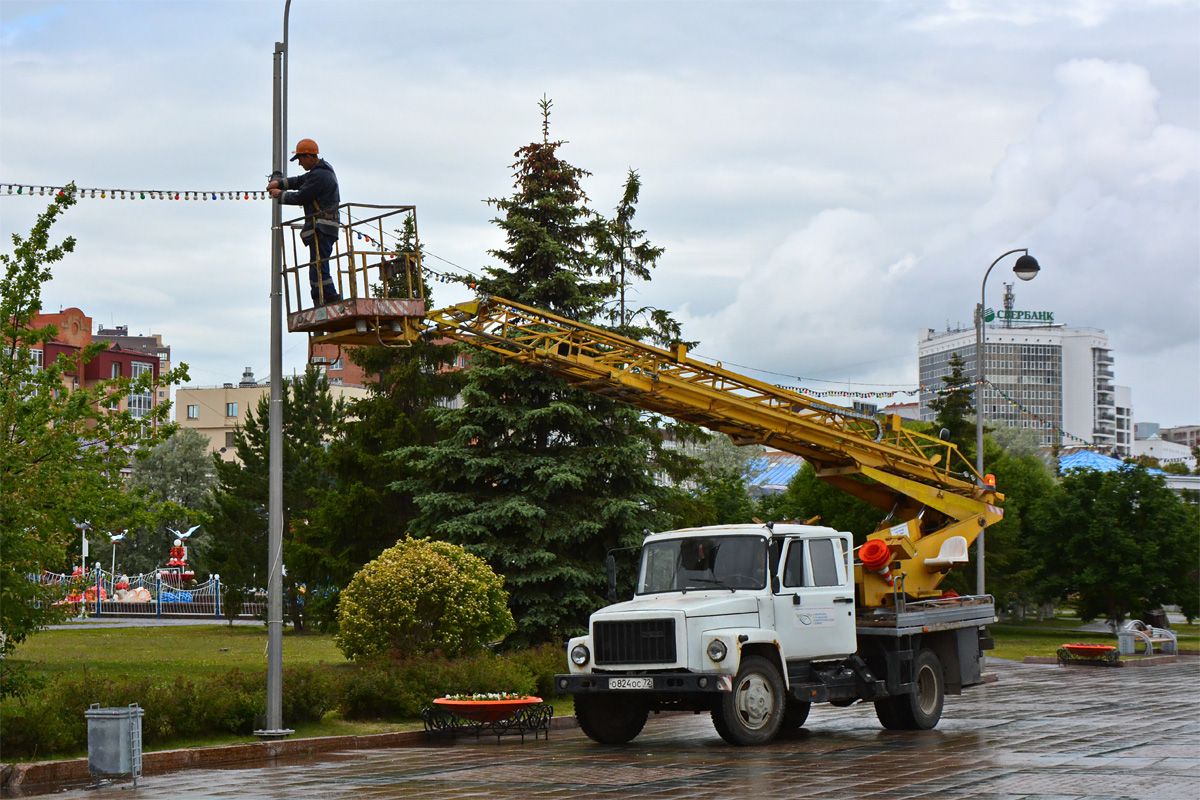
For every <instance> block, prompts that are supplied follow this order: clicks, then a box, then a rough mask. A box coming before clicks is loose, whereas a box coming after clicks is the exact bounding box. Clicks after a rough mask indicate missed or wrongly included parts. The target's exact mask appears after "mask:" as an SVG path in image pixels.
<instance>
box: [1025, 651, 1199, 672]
mask: <svg viewBox="0 0 1200 800" xmlns="http://www.w3.org/2000/svg"><path fill="white" fill-rule="evenodd" d="M1180 655H1188V653H1186V652H1181V653H1180ZM1178 660H1179V656H1175V655H1171V656H1165V655H1164V656H1142V657H1140V658H1138V659H1137V660H1136V661H1133V660H1123V661H1116V662H1112V663H1109V662H1098V663H1097V664H1088V663H1086V662H1082V661H1081V662H1077V663H1070V664H1063V665H1062V666H1064V667H1089V668H1090V667H1094V666H1103V667H1118V668H1120V667H1153V666H1157V665H1159V664H1174V663H1175V662H1176V661H1178ZM1021 663H1023V664H1058V658H1057V657H1054V656H1025V659H1024V660H1023V661H1022V662H1021Z"/></svg>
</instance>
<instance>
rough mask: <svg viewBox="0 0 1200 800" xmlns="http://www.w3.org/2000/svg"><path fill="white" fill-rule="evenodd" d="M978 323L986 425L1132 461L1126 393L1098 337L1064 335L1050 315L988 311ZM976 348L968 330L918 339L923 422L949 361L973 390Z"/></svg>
mask: <svg viewBox="0 0 1200 800" xmlns="http://www.w3.org/2000/svg"><path fill="white" fill-rule="evenodd" d="M997 318H999V320H998V319H997ZM984 319H985V325H984V353H985V360H984V386H983V392H982V405H983V415H984V420H985V421H986V422H987V423H989V424H1001V425H1009V426H1014V427H1018V428H1032V429H1035V430H1038V431H1040V432H1041V435H1042V442H1043V443H1044V444H1046V445H1052V444H1063V445H1081V444H1086V445H1090V446H1092V447H1095V448H1099V449H1101V450H1105V451H1108V452H1112V453H1114V454H1116V455H1129V454H1130V452H1131V449H1130V448H1131V446H1132V443H1133V430H1132V419H1133V411H1132V408H1131V407H1132V392H1131V391H1130V389H1129V388H1128V387H1122V386H1115V385H1114V384H1113V355H1112V351H1111V350H1110V349H1109V347H1108V336H1107V335H1106V334H1105V332H1104V331H1102V330H1099V329H1097V328H1068V327H1066V326H1065V325H1058V324H1054V323H1053V314H1052V313H1051V312H1014V311H1012V310H1011V308H1010V309H1008V310H1007V311H1005V312H1001V313H1000V314H996V315H994V316H993V315H992V314H991V311H990V310H988V311H986V312H985V314H984ZM1022 320H1029V322H1028V323H1024V322H1022ZM975 348H976V344H975V328H974V327H971V328H966V327H961V326H960V327H959V328H957V329H953V330H951V329H947V330H946V331H945V332H942V333H937V332H934V331H933V330H930V329H925V330H923V331H921V332H920V334H919V336H918V343H917V353H918V358H919V361H920V366H919V369H920V380H921V387H922V390H923V391H922V392H921V401H920V409H921V419H923V420H926V421H931V420H933V418H934V417H935V416H936V413H935V412H934V411H933V410H932V409H931V408H929V402H930V401H931V400H933V399H934V398H935V397H936V396H937V395H936V393H935V390H937V389H941V388H942V387H943V386H944V385H945V383H944V382H943V381H942V378H943V377H946V376H949V375H950V373H951V368H950V360H951V358H952V357H953V356H954V354H957V355H958V357H959V358H960V359H962V361H963V364H964V367H963V373H964V376H965V377H966V378H967V379H968V382H969V385H970V386H972V387H974V384H975V376H976V370H977V362H976V352H975Z"/></svg>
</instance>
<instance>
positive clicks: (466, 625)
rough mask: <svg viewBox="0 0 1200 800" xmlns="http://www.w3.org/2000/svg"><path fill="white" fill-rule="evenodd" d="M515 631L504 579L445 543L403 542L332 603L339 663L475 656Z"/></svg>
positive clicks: (479, 559) (362, 571)
mask: <svg viewBox="0 0 1200 800" xmlns="http://www.w3.org/2000/svg"><path fill="white" fill-rule="evenodd" d="M515 629H516V624H515V623H514V622H513V617H512V612H510V611H509V610H508V593H507V592H505V591H504V579H503V578H502V577H500V576H498V575H496V573H494V572H492V569H491V567H489V566H488V565H487V562H485V561H484V560H483V559H481V558H478V557H477V556H473V555H471V554H470V553H468V552H467V551H466V550H464V549H463V548H461V547H459V546H457V545H453V544H450V543H449V542H438V541H433V540H431V539H413V538H412V537H407V538H405V539H403V540H402V541H399V542H397V543H396V545H395V546H394V547H391V548H389V549H388V550H385V551H383V553H381V554H380V556H379V558H377V559H375V560H374V561H372V562H370V563H369V564H367V565H366V566H365V567H363V568H362V570H361V571H359V573H358V574H357V575H355V576H354V578H353V580H351V581H350V585H349V586H347V587H346V588H345V589H344V590H343V591H342V594H341V599H340V600H339V601H338V632H337V633H336V634H335V635H334V637H333V640H334V642H335V643H336V644H337V646H338V648H339V649H340V650H341V651H342V653H344V654H345V656H346V658H349V659H352V660H355V661H358V660H368V659H371V658H377V657H380V656H385V655H387V656H391V657H393V658H398V659H406V658H411V657H413V656H417V655H422V654H427V653H432V652H434V651H440V652H441V653H442V654H444V655H446V656H448V657H451V658H454V657H457V656H462V655H471V654H474V653H476V652H478V651H479V650H480V649H481V648H482V647H483V646H484V645H485V644H487V643H489V642H496V641H499V640H501V639H503V638H504V637H505V636H507V635H508V634H510V633H512V632H513V631H514V630H515Z"/></svg>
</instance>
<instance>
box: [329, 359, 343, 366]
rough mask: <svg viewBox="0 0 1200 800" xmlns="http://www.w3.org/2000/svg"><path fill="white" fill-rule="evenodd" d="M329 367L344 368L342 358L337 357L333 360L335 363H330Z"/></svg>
mask: <svg viewBox="0 0 1200 800" xmlns="http://www.w3.org/2000/svg"><path fill="white" fill-rule="evenodd" d="M329 368H330V369H341V368H342V360H341V359H340V358H335V359H334V360H333V363H332V364H330V365H329Z"/></svg>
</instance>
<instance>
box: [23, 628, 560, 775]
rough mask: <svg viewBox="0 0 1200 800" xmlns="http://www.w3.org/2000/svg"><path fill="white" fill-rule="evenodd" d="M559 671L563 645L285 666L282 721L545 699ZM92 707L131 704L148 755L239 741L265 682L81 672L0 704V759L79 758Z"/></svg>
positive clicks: (394, 717)
mask: <svg viewBox="0 0 1200 800" xmlns="http://www.w3.org/2000/svg"><path fill="white" fill-rule="evenodd" d="M565 668H566V662H565V659H564V656H563V651H562V647H558V646H553V645H546V646H544V647H541V648H538V649H535V650H520V651H514V652H510V653H505V654H503V655H497V654H494V653H490V652H489V653H483V654H480V655H477V656H474V657H468V658H460V659H454V660H451V659H448V658H446V657H444V656H442V655H434V656H425V657H422V658H411V659H404V660H398V661H393V660H389V659H380V660H377V661H373V662H367V663H363V664H358V665H354V666H352V667H350V666H345V667H341V666H339V667H330V666H320V667H291V668H288V669H285V670H284V671H283V719H284V722H285V723H297V722H309V721H313V722H315V721H319V720H320V719H322V717H323V716H324V715H325V714H327V713H329V712H331V711H336V712H339V713H341V714H342V715H343V716H345V717H346V718H353V719H382V720H391V721H399V720H404V719H415V718H418V717H419V716H420V714H421V711H422V709H425V708H428V707H429V706H430V705H431V704H432V702H433V699H434V698H436V697H442V696H444V695H447V694H468V693H475V692H517V693H519V694H537V695H539V696H540V697H542V698H544V699H547V700H548V699H550V698H551V697H552V696H553V688H552V680H553V675H554V673H555V672H561V671H563V670H564V669H565ZM92 703H99V704H100V705H101V706H104V707H110V706H127V705H129V704H130V703H137V704H138V705H140V706H141V707H142V709H144V712H145V716H144V717H143V719H142V741H143V743H144V744H145V745H146V747H147V748H152V749H157V748H161V747H166V746H170V745H171V743H173V742H177V741H179V740H181V739H183V740H186V739H188V738H190V737H197V736H210V735H212V734H218V733H232V734H239V735H245V736H248V735H249V734H250V733H251V732H252V731H253V728H254V715H255V714H261V713H262V712H263V709H264V708H266V704H267V677H266V672H265V671H264V672H241V671H239V670H236V669H234V670H230V671H229V672H226V673H224V674H220V675H209V676H205V677H202V678H196V679H192V680H189V679H187V678H184V677H178V678H176V679H175V680H173V681H167V682H163V681H161V680H157V681H156V680H155V679H152V678H146V677H141V676H135V675H118V676H111V677H101V676H98V675H96V674H95V673H88V672H86V671H85V672H84V673H83V674H82V675H72V676H60V677H55V678H50V679H47V680H45V681H44V685H43V686H40V687H38V688H32V687H31V688H29V689H28V690H27V691H26V692H24V693H22V694H21V695H20V696H10V697H9V698H6V699H5V700H4V702H3V703H0V752H2V753H3V754H4V758H5V760H8V761H22V760H24V761H33V760H37V759H39V758H50V757H55V756H59V757H61V756H73V755H82V754H83V753H85V752H86V750H87V719H86V717H85V716H84V712H85V711H86V710H87V708H88V706H90V705H91V704H92Z"/></svg>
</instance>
